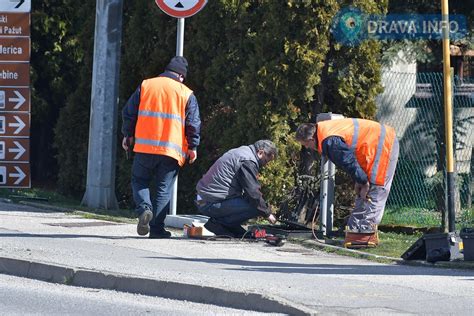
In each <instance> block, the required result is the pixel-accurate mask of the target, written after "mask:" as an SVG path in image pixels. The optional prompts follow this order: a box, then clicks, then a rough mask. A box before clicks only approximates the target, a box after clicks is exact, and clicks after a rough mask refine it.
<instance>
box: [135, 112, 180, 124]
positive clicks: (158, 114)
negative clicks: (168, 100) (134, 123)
mask: <svg viewBox="0 0 474 316" xmlns="http://www.w3.org/2000/svg"><path fill="white" fill-rule="evenodd" d="M138 115H141V116H150V117H159V118H163V119H172V120H177V121H179V122H181V124H183V126H184V119H182V118H181V116H179V115H177V114H169V113H163V112H152V111H138Z"/></svg>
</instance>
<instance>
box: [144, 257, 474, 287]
mask: <svg viewBox="0 0 474 316" xmlns="http://www.w3.org/2000/svg"><path fill="white" fill-rule="evenodd" d="M148 258H150V259H161V260H175V261H188V262H203V263H210V264H222V265H232V266H239V268H224V269H225V270H240V271H242V270H245V271H253V272H272V273H275V272H276V273H302V274H326V275H327V274H346V275H437V276H465V277H473V279H468V280H469V281H474V271H468V270H454V269H442V268H437V267H419V266H408V265H400V264H374V265H362V264H361V265H341V264H302V263H287V262H269V261H249V260H239V259H213V258H182V257H148Z"/></svg>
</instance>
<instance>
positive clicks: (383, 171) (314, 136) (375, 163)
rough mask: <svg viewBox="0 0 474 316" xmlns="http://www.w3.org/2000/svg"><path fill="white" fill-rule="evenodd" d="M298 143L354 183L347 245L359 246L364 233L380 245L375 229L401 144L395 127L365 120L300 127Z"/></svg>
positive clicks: (346, 119)
mask: <svg viewBox="0 0 474 316" xmlns="http://www.w3.org/2000/svg"><path fill="white" fill-rule="evenodd" d="M296 140H297V141H298V142H299V143H301V144H302V145H303V146H305V147H306V148H311V149H314V150H317V151H318V152H319V153H320V154H322V155H325V156H327V157H328V159H329V160H331V161H332V162H333V163H334V164H335V165H336V166H337V167H338V168H341V169H342V170H344V171H346V172H347V173H348V174H349V175H350V176H351V177H352V179H353V180H354V181H355V192H356V200H355V207H354V210H353V211H352V213H351V215H350V217H349V220H348V223H347V226H348V231H346V240H345V243H346V244H348V243H351V242H352V241H354V242H355V244H357V241H358V240H357V238H358V237H357V236H362V235H361V234H359V235H357V233H363V234H364V236H365V237H364V238H362V239H366V241H367V240H369V241H370V242H371V243H372V244H373V245H377V244H378V237H377V232H376V229H377V225H378V224H379V223H380V221H381V220H382V216H383V212H384V209H385V203H386V202H387V198H388V195H389V192H390V187H391V185H392V180H393V176H394V175H395V169H396V167H397V161H398V152H399V144H398V140H397V137H396V135H395V131H394V130H393V128H392V127H390V126H387V125H383V124H380V123H377V122H374V121H370V120H364V119H355V118H345V119H336V120H328V121H321V122H319V123H317V124H311V123H305V124H302V125H300V126H299V127H298V129H297V131H296ZM367 236H369V239H367V238H366V237H367ZM360 238H361V237H360ZM361 241H363V240H361Z"/></svg>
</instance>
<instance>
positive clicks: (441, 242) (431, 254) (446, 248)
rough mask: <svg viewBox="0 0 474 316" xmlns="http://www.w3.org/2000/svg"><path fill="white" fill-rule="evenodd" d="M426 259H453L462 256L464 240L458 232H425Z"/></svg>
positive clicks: (429, 260) (430, 260)
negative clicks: (462, 240)
mask: <svg viewBox="0 0 474 316" xmlns="http://www.w3.org/2000/svg"><path fill="white" fill-rule="evenodd" d="M423 239H424V240H425V247H426V261H428V262H436V261H451V260H455V259H460V258H462V255H461V248H462V242H461V238H460V237H459V235H457V234H456V233H454V232H453V233H441V234H425V235H424V236H423Z"/></svg>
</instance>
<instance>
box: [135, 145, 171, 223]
mask: <svg viewBox="0 0 474 316" xmlns="http://www.w3.org/2000/svg"><path fill="white" fill-rule="evenodd" d="M178 171H179V164H178V161H177V160H176V159H173V158H171V157H168V156H163V155H153V154H143V153H136V154H135V158H134V159H133V166H132V190H133V199H134V201H135V205H136V211H137V213H138V216H140V214H141V213H143V211H144V210H145V208H149V209H150V210H152V211H153V219H152V221H151V222H150V232H160V231H161V230H162V229H163V228H164V221H165V218H166V214H167V213H168V211H169V204H170V199H171V190H172V187H173V179H174V177H176V176H177V175H178ZM152 180H154V181H155V185H156V199H155V203H152V202H151V196H150V183H151V181H152Z"/></svg>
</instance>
